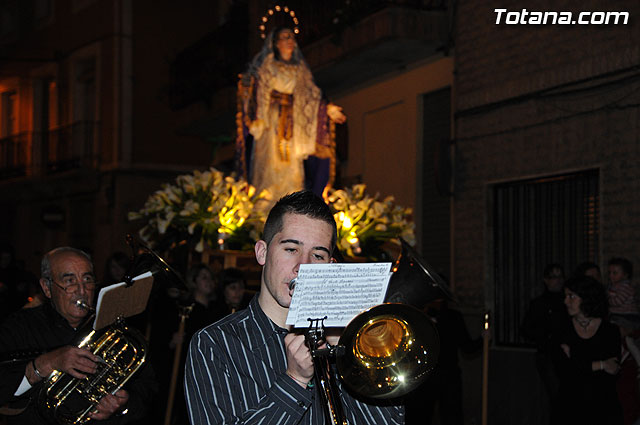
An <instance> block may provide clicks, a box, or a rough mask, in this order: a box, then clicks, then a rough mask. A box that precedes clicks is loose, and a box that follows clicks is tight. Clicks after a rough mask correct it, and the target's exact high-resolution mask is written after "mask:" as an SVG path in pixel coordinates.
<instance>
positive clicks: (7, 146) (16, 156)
mask: <svg viewBox="0 0 640 425" xmlns="http://www.w3.org/2000/svg"><path fill="white" fill-rule="evenodd" d="M28 140H29V133H21V134H15V135H12V136H8V137H4V138H2V139H0V179H11V178H15V177H22V176H24V175H26V171H27V145H28Z"/></svg>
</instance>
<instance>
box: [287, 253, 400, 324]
mask: <svg viewBox="0 0 640 425" xmlns="http://www.w3.org/2000/svg"><path fill="white" fill-rule="evenodd" d="M390 269H391V263H333V264H302V265H301V266H300V270H299V271H298V283H297V284H296V287H295V290H294V292H293V297H292V299H291V305H290V306H289V314H288V315H287V325H293V326H294V327H299V328H304V327H308V326H309V322H308V321H307V319H308V318H311V319H320V318H323V317H324V316H327V319H326V320H325V321H324V325H325V326H326V327H344V326H346V325H347V324H348V323H349V322H350V321H351V319H353V318H354V317H355V316H356V315H357V314H358V313H360V312H362V311H363V310H366V309H368V308H370V307H373V306H374V305H378V304H381V303H382V302H383V301H384V296H385V294H386V292H387V286H388V284H389V279H390V277H391V273H390Z"/></svg>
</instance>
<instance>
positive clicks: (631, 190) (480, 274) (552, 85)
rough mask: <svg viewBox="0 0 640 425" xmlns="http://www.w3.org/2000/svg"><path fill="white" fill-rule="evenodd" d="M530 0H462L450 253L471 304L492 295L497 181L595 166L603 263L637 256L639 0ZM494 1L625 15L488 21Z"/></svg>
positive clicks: (639, 259) (639, 261)
mask: <svg viewBox="0 0 640 425" xmlns="http://www.w3.org/2000/svg"><path fill="white" fill-rule="evenodd" d="M537 3H539V4H536V5H535V7H534V6H531V2H524V1H511V2H504V5H500V4H496V2H486V1H484V2H479V1H461V2H459V3H458V10H457V18H456V39H455V42H456V47H455V49H456V51H455V58H456V77H455V78H456V80H455V87H456V103H455V105H454V108H455V112H456V119H455V132H456V164H455V170H456V203H455V221H456V224H455V228H456V234H455V244H456V247H455V259H454V260H455V269H456V276H455V279H456V288H457V292H458V294H459V295H460V298H461V300H462V302H463V304H465V305H468V306H475V307H478V308H480V307H483V305H484V304H487V305H489V306H490V302H491V299H490V298H491V297H490V296H488V295H490V289H487V288H490V285H491V281H492V275H491V269H492V258H491V250H490V244H491V240H490V234H491V231H490V215H489V212H490V208H489V206H488V203H487V200H488V195H489V193H488V192H489V191H490V185H491V184H492V183H497V182H504V181H511V180H520V179H524V178H528V177H534V176H544V175H554V174H560V173H565V172H571V171H575V170H583V169H589V168H598V169H599V170H600V195H601V198H600V202H601V203H600V214H601V215H600V258H601V260H602V261H601V266H606V260H607V259H608V258H609V257H611V256H613V255H621V256H625V257H627V258H629V259H630V260H631V261H632V262H633V263H634V264H635V265H636V268H637V267H640V242H639V241H640V220H639V219H638V218H637V217H638V212H640V167H638V166H637V164H638V160H639V159H640V142H639V140H638V124H639V112H640V109H639V108H638V105H640V48H639V47H638V46H640V22H639V21H638V20H639V19H640V3H638V2H628V1H627V2H622V1H614V2H605V1H602V0H600V1H594V0H592V1H570V2H567V4H563V5H562V8H561V9H560V7H561V6H558V5H557V3H553V2H549V1H545V2H537ZM497 7H501V8H506V9H507V10H508V11H521V10H522V9H523V8H526V9H527V10H529V11H531V10H532V9H533V10H539V11H554V10H555V11H562V10H571V11H573V12H574V13H577V12H580V11H612V10H613V11H628V12H629V13H630V19H629V24H628V25H608V26H604V25H588V26H584V25H582V26H580V25H544V26H543V25H539V26H531V25H505V24H502V25H495V20H496V16H497V15H496V13H494V9H495V8H497ZM503 20H504V18H503ZM605 270H606V267H605V269H603V271H605ZM485 294H486V295H485ZM485 300H487V302H486V303H485Z"/></svg>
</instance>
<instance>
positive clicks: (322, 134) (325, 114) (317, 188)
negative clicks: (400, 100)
mask: <svg viewBox="0 0 640 425" xmlns="http://www.w3.org/2000/svg"><path fill="white" fill-rule="evenodd" d="M345 121H346V117H345V115H344V114H343V113H342V109H341V108H340V107H338V106H336V105H334V104H332V103H328V102H327V101H326V100H325V99H323V97H322V92H321V91H320V89H319V88H318V87H317V86H316V85H315V83H314V81H313V76H312V74H311V71H310V70H309V67H308V65H307V63H306V62H305V61H304V59H303V57H302V53H301V51H300V49H299V47H298V44H297V43H296V40H295V34H294V32H293V31H292V30H291V29H290V28H287V27H279V28H276V29H274V30H273V31H271V32H270V33H269V35H268V36H267V37H266V40H265V43H264V46H263V47H262V50H261V51H260V52H259V53H258V54H257V55H256V56H255V57H254V58H253V60H252V61H251V63H250V65H249V67H248V70H247V71H246V72H245V73H244V74H243V75H242V76H241V78H240V82H239V84H238V115H237V124H238V137H237V140H236V164H237V165H236V167H237V169H238V171H239V174H240V175H241V176H244V177H245V178H246V180H247V181H249V183H251V184H252V185H253V186H255V187H256V189H257V190H258V191H261V190H263V189H266V190H267V191H268V192H269V193H270V195H271V199H272V200H273V202H275V201H277V200H278V199H279V198H280V197H282V196H284V195H285V194H287V193H290V192H295V191H298V190H301V189H305V188H306V189H309V190H312V191H313V192H315V193H316V194H318V195H320V196H321V195H322V194H323V192H324V191H325V190H326V189H328V188H329V187H330V186H331V184H332V183H333V179H334V175H335V161H336V158H335V140H334V134H335V132H334V127H333V125H334V124H333V123H343V122H345Z"/></svg>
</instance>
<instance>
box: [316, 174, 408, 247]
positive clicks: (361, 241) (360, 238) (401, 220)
mask: <svg viewBox="0 0 640 425" xmlns="http://www.w3.org/2000/svg"><path fill="white" fill-rule="evenodd" d="M365 189H366V185H364V184H356V185H354V186H352V187H351V188H347V189H344V190H335V189H332V190H330V191H329V193H328V194H327V198H326V200H327V203H328V204H329V207H330V208H331V210H332V211H333V213H334V218H335V219H336V224H337V226H338V241H337V244H338V248H339V249H340V250H341V251H342V252H344V253H346V255H348V256H359V255H362V254H366V255H369V256H373V257H375V256H376V253H375V252H368V251H372V250H376V249H377V248H379V246H380V245H381V244H382V243H384V242H386V241H393V242H396V243H397V240H395V239H396V238H398V237H401V238H403V239H404V240H405V241H407V243H409V244H410V245H414V244H415V233H414V229H415V224H414V222H413V220H412V214H413V210H412V209H411V208H404V207H401V206H399V205H396V204H395V199H394V197H393V196H387V197H386V198H384V199H383V200H379V199H378V198H379V194H378V193H376V194H375V195H374V196H369V195H367V194H365Z"/></svg>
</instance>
